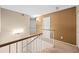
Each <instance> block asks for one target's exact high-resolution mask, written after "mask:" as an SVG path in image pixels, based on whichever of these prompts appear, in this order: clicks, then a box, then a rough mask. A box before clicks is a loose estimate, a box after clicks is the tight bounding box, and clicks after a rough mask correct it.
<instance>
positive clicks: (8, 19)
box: [0, 8, 30, 42]
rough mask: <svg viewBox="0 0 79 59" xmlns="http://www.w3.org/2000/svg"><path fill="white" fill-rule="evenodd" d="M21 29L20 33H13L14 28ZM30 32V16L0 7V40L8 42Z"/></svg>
mask: <svg viewBox="0 0 79 59" xmlns="http://www.w3.org/2000/svg"><path fill="white" fill-rule="evenodd" d="M17 29H23V30H24V32H23V33H21V34H18V35H17V34H13V31H14V30H17ZM29 33H30V16H28V15H23V14H21V13H17V12H14V11H10V10H7V9H3V8H2V9H1V33H0V41H1V42H8V41H10V40H16V39H19V38H22V37H26V36H27V35H29Z"/></svg>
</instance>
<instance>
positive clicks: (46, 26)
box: [42, 16, 50, 39]
mask: <svg viewBox="0 0 79 59" xmlns="http://www.w3.org/2000/svg"><path fill="white" fill-rule="evenodd" d="M42 32H43V38H47V39H50V17H49V16H48V17H44V18H43V21H42Z"/></svg>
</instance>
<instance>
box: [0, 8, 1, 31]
mask: <svg viewBox="0 0 79 59" xmlns="http://www.w3.org/2000/svg"><path fill="white" fill-rule="evenodd" d="M0 32H1V8H0Z"/></svg>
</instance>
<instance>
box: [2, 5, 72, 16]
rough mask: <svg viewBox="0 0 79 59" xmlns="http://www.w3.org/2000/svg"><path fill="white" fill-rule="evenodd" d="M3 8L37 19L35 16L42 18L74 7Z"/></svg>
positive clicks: (20, 6) (10, 6) (34, 6)
mask: <svg viewBox="0 0 79 59" xmlns="http://www.w3.org/2000/svg"><path fill="white" fill-rule="evenodd" d="M1 7H2V8H6V9H9V10H12V11H17V12H20V13H24V14H27V15H30V16H32V17H35V16H40V15H44V14H47V13H51V12H55V11H58V10H62V9H65V8H70V7H73V6H69V5H1Z"/></svg>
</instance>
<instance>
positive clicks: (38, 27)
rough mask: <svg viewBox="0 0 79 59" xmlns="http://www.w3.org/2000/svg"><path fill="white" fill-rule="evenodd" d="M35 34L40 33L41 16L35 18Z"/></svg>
mask: <svg viewBox="0 0 79 59" xmlns="http://www.w3.org/2000/svg"><path fill="white" fill-rule="evenodd" d="M36 32H42V16H39V17H37V18H36Z"/></svg>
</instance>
